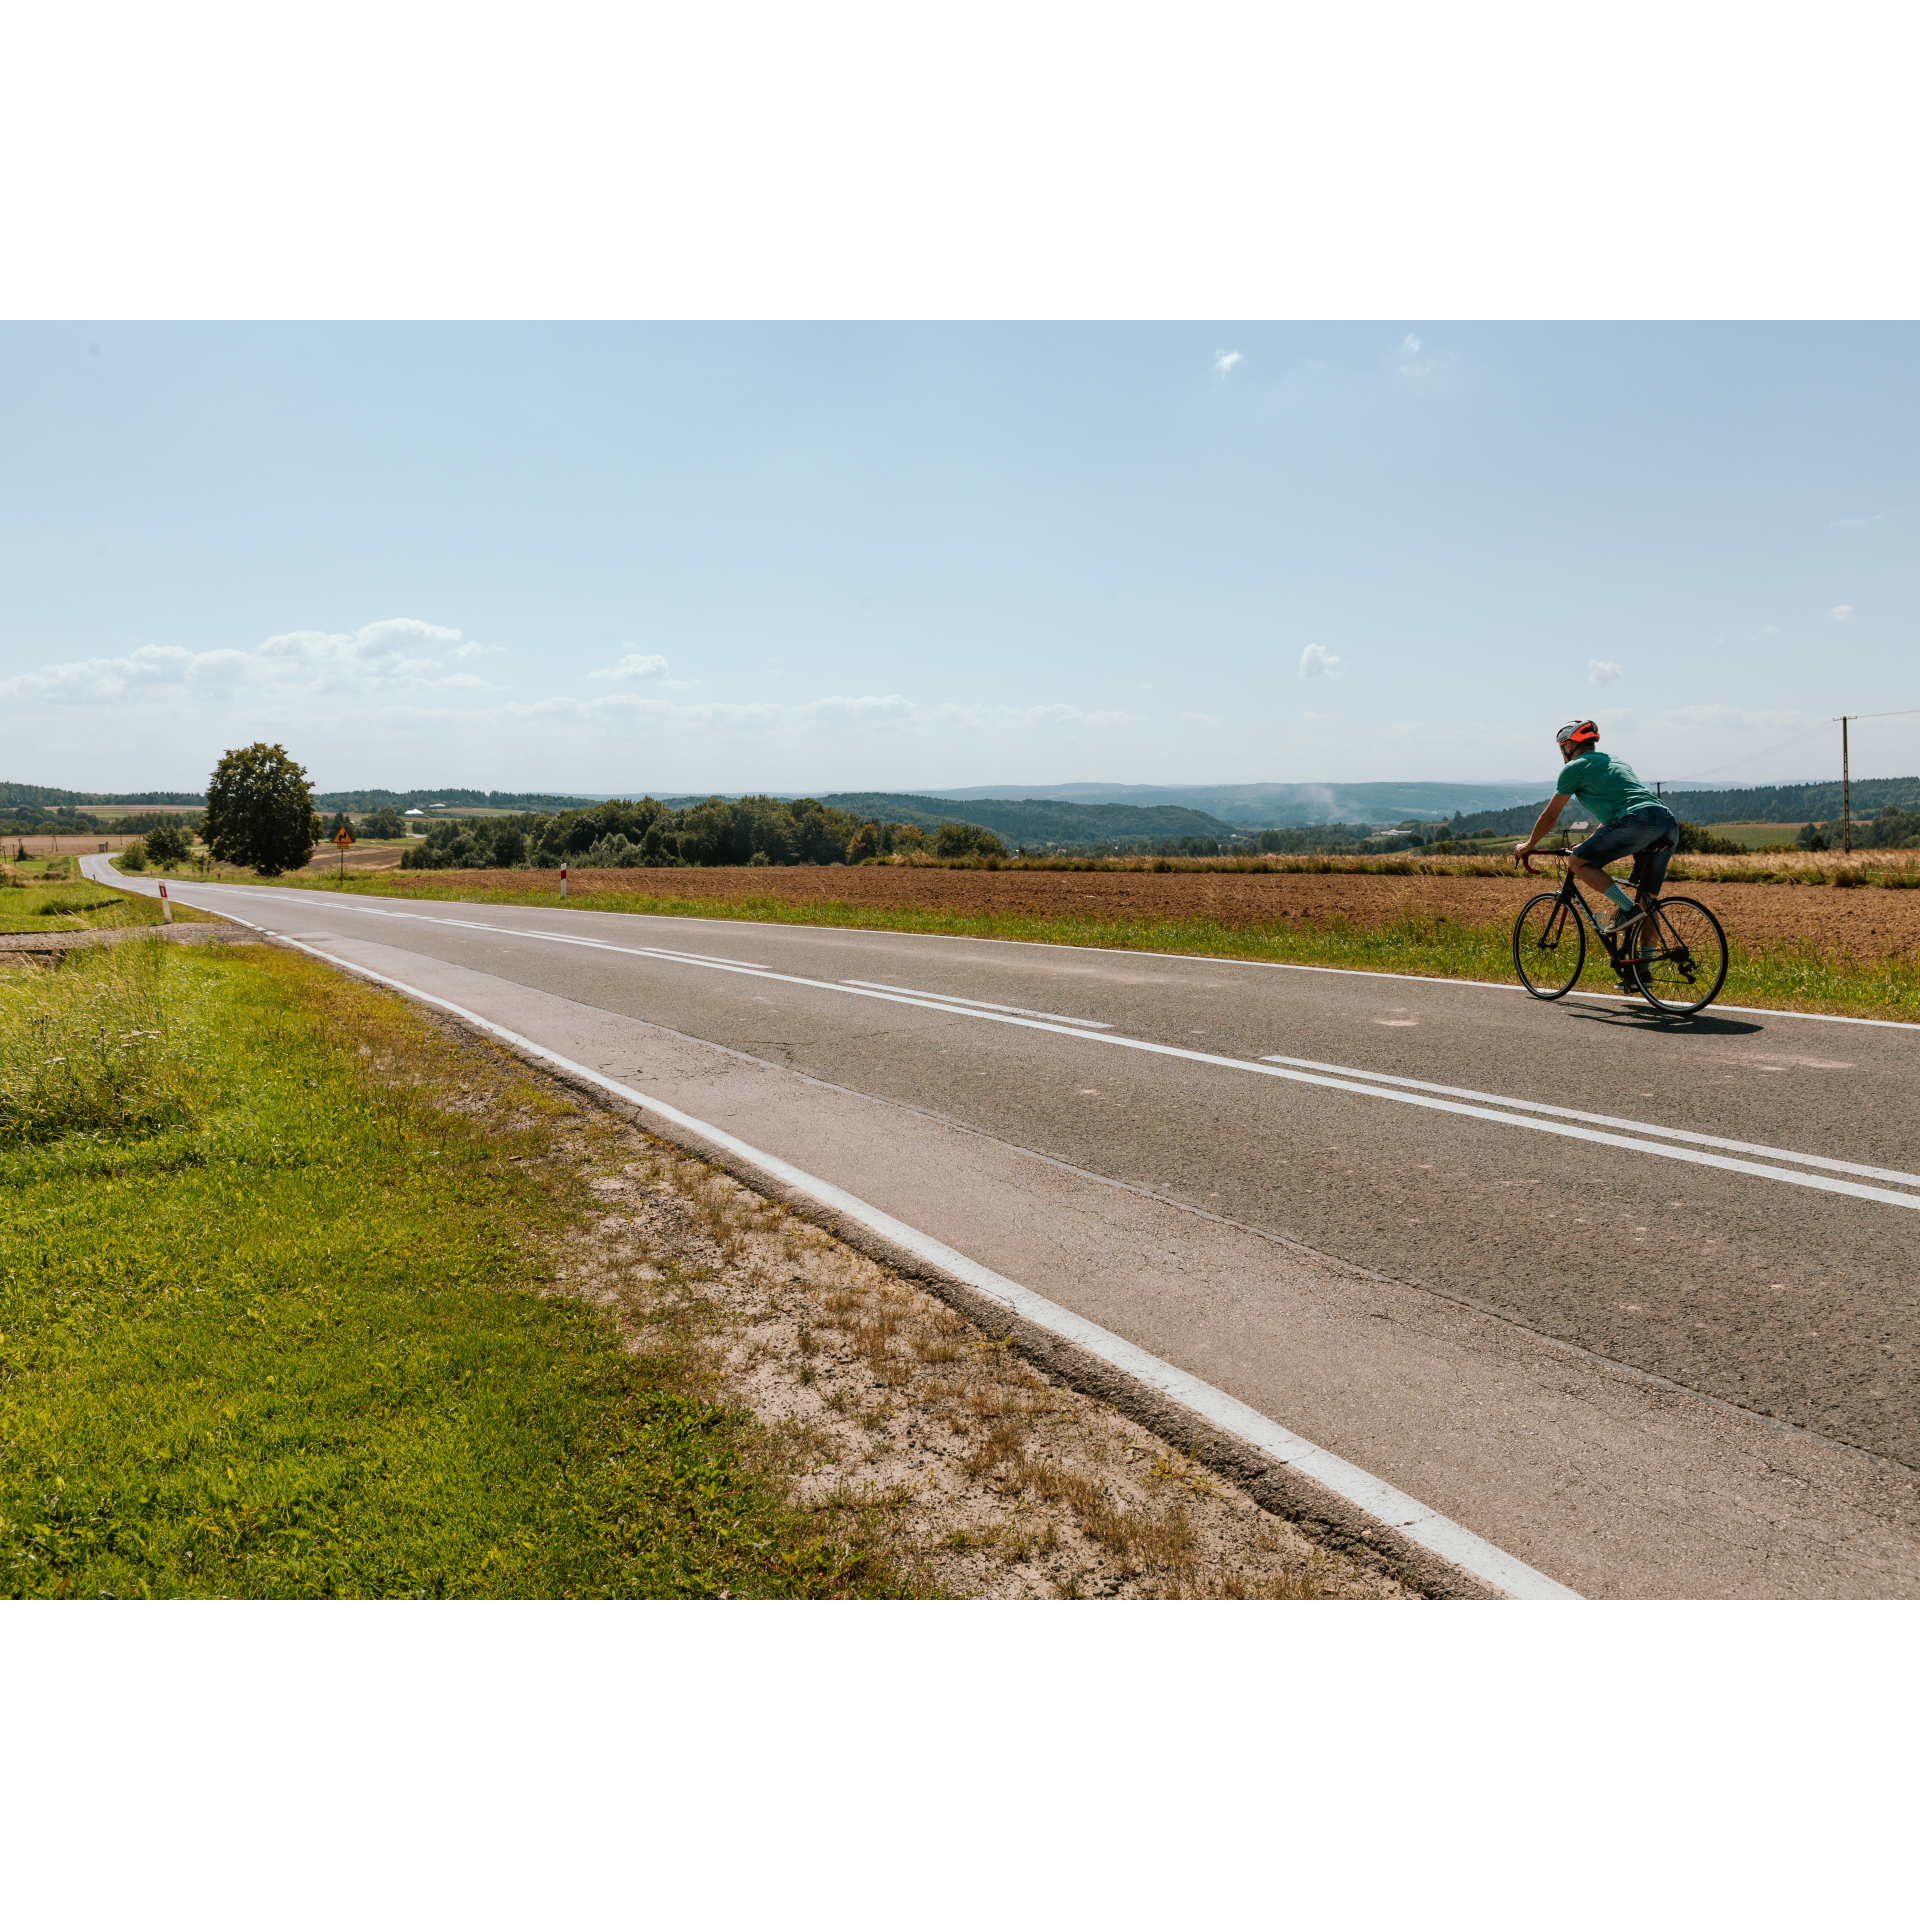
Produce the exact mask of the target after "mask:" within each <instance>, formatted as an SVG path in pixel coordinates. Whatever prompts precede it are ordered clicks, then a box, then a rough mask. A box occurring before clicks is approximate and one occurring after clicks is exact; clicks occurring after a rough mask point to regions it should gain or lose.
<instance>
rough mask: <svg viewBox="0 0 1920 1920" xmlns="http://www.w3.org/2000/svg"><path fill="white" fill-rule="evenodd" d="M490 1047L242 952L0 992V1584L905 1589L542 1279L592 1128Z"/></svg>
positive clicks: (712, 1418) (748, 1429) (675, 1383)
mask: <svg viewBox="0 0 1920 1920" xmlns="http://www.w3.org/2000/svg"><path fill="white" fill-rule="evenodd" d="M143 969H144V970H145V971H144V973H143V971H142V970H143ZM156 1009H158V1010H159V1016H158V1021H157V1026H158V1029H159V1030H158V1031H156V1030H155V1029H156V1019H155V1015H156ZM116 1023H117V1024H116ZM125 1035H131V1036H133V1038H134V1039H135V1040H137V1041H138V1042H139V1047H138V1050H137V1056H135V1055H125V1054H124V1050H123V1052H122V1053H113V1051H112V1050H113V1048H114V1047H116V1046H119V1045H121V1042H122V1038H123V1036H125ZM76 1036H78V1037H79V1038H81V1039H83V1040H87V1041H88V1043H89V1044H92V1045H94V1046H95V1053H96V1054H98V1056H99V1061H104V1062H105V1064H99V1062H96V1063H95V1065H91V1066H89V1067H88V1068H87V1070H86V1072H85V1073H84V1074H82V1076H81V1079H80V1081H79V1082H78V1083H75V1084H74V1085H69V1084H68V1083H67V1081H66V1080H64V1079H63V1078H62V1077H61V1075H60V1074H59V1073H58V1072H56V1071H54V1070H52V1069H50V1068H48V1066H47V1062H48V1060H50V1059H52V1058H54V1056H55V1050H57V1049H62V1048H67V1047H69V1046H70V1045H71V1043H72V1042H73V1041H74V1039H75V1038H76ZM103 1049H104V1051H102V1050H103ZM475 1055H476V1048H475V1047H474V1046H473V1045H471V1044H468V1043H462V1042H457V1041H455V1040H452V1039H449V1038H447V1037H445V1036H443V1035H441V1034H438V1033H436V1032H435V1031H434V1030H433V1029H431V1028H430V1027H428V1026H427V1025H426V1023H425V1022H424V1021H423V1020H422V1019H420V1018H419V1017H418V1016H417V1015H416V1014H415V1013H414V1012H413V1011H412V1010H410V1009H409V1008H407V1007H406V1006H405V1005H403V1004H402V1003H399V1002H397V1001H395V1000H394V999H392V998H391V997H388V996H383V995H380V994H378V993H375V992H373V991H371V990H369V989H366V988H364V987H361V986H358V985H356V984H354V983H352V982H350V981H348V980H346V979H344V978H343V977H342V976H340V975H338V974H336V973H333V972H332V971H331V970H330V969H327V968H324V967H321V966H319V965H317V964H315V963H312V962H309V961H306V960H304V959H303V958H301V957H300V956H298V955H292V954H286V953H282V952H277V951H274V950H271V949H267V948H264V947H240V948H197V949H186V948H176V947H161V946H159V945H158V944H157V943H139V944H138V945H136V946H131V947H129V946H122V947H116V948H112V949H105V950H97V951H95V952H92V953H90V954H88V955H87V956H86V957H84V958H82V959H78V960H75V961H73V962H70V963H69V964H68V965H67V966H64V967H62V968H60V969H58V970H54V971H48V972H44V973H35V974H31V975H18V974H14V975H6V976H0V1094H4V1096H5V1097H4V1098H0V1129H3V1130H0V1187H3V1188H4V1191H5V1194H6V1206H5V1209H4V1213H0V1591H4V1592H6V1593H9V1594H13V1595H56V1596H58V1595H76V1596H93V1595H109V1594H110V1595H121V1596H134V1595H151V1596H165V1595H229V1596H251V1597H276V1596H286V1597H319V1596H332V1595H339V1596H369V1597H370V1596H398V1595H449V1596H464V1595H473V1596H491V1597H507V1596H561V1595H606V1596H625V1595H631V1596H650V1595H686V1596H700V1595H711V1594H716V1593H720V1592H722V1591H725V1592H729V1593H731V1594H734V1595H740V1596H745V1595H766V1596H788V1595H790V1596H814V1595H843V1594H884V1593H891V1592H895V1591H899V1590H900V1586H899V1583H898V1581H897V1580H896V1579H895V1577H894V1576H893V1574H892V1573H890V1572H889V1570H888V1567H887V1565H886V1564H885V1563H884V1562H883V1561H882V1560H881V1559H880V1558H879V1557H878V1556H877V1554H875V1553H874V1552H872V1551H870V1550H869V1548H868V1546H867V1545H866V1544H865V1543H863V1540H862V1539H861V1537H859V1535H858V1533H857V1532H851V1533H850V1532H849V1531H848V1529H847V1528H846V1526H845V1525H840V1524H839V1523H835V1522H832V1521H830V1520H829V1519H826V1518H823V1517H821V1516H818V1515H814V1514H811V1513H808V1512H806V1511H803V1510H801V1509H799V1508H797V1507H796V1506H794V1505H793V1504H791V1503H790V1501H789V1500H788V1498H787V1497H786V1487H787V1483H786V1481H785V1480H784V1479H783V1477H782V1472H783V1470H782V1468H781V1466H780V1463H779V1458H778V1455H777V1450H770V1449H769V1446H768V1445H767V1444H766V1436H765V1435H764V1434H763V1432H762V1431H761V1430H760V1429H758V1428H757V1426H756V1423H755V1422H754V1421H753V1420H752V1418H751V1417H750V1416H749V1415H747V1414H745V1413H743V1412H741V1411H739V1410H737V1409H735V1408H733V1407H731V1406H729V1405H727V1404H724V1403H723V1402H721V1401H719V1400H717V1399H714V1398H711V1397H708V1396H707V1395H706V1394H704V1393H703V1392H702V1391H701V1386H702V1379H701V1360H700V1351H699V1349H698V1346H697V1343H695V1342H693V1341H691V1340H678V1341H677V1340H675V1339H674V1338H671V1337H669V1338H667V1339H665V1340H663V1341H660V1342H657V1343H655V1344H654V1345H653V1347H652V1348H651V1349H650V1351H649V1352H648V1353H647V1354H646V1355H644V1356H637V1357H636V1356H634V1355H630V1354H629V1353H627V1352H626V1351H625V1350H624V1349H623V1347H622V1346H621V1344H620V1343H619V1341H618V1340H617V1339H616V1338H615V1337H614V1336H613V1334H612V1332H611V1331H610V1329H609V1327H608V1325H607V1323H606V1322H605V1321H603V1320H602V1319H601V1318H600V1317H599V1316H597V1315H596V1314H595V1313H593V1312H591V1311H589V1310H588V1309H586V1308H584V1307H582V1306H580V1305H578V1304H576V1303H574V1302H572V1301H570V1300H568V1299H566V1298H564V1297H562V1296H560V1295H559V1294H557V1293H555V1292H553V1291H551V1290H548V1289H545V1288H543V1287H542V1285H541V1282H542V1280H543V1277H544V1276H545V1274H546V1273H547V1271H548V1269H547V1267H546V1265H545V1263H544V1261H543V1258H542V1255H541V1253H540V1251H539V1249H540V1247H541V1245H542V1244H543V1236H545V1243H546V1244H551V1238H550V1236H551V1234H552V1232H553V1231H554V1225H555V1221H556V1219H557V1218H558V1217H560V1216H561V1214H562V1211H563V1210H569V1209H573V1208H576V1207H578V1205H579V1204H580V1200H581V1195H580V1194H579V1192H578V1191H577V1187H578V1183H579V1181H580V1179H581V1175H580V1174H578V1173H577V1172H575V1171H573V1170H572V1164H573V1163H572V1162H569V1161H567V1160H566V1159H565V1158H564V1156H558V1155H556V1154H555V1153H553V1152H551V1151H549V1150H548V1149H550V1148H551V1146H552V1139H553V1136H552V1134H551V1131H550V1130H551V1129H552V1128H554V1127H556V1126H561V1125H573V1126H576V1127H577V1126H579V1125H580V1124H581V1122H580V1121H578V1120H577V1119H572V1120H568V1119H565V1118H563V1116H565V1115H566V1114H567V1112H568V1109H566V1107H565V1105H564V1103H563V1102H560V1101H558V1100H557V1099H555V1098H554V1096H553V1095H552V1094H551V1093H548V1092H545V1091H543V1090H542V1085H541V1083H540V1082H538V1081H536V1080H534V1079H533V1077H532V1076H531V1075H528V1074H526V1073H525V1072H524V1071H522V1070H520V1069H519V1068H518V1067H517V1065H516V1064H514V1063H510V1062H508V1061H506V1060H504V1058H502V1057H499V1056H493V1055H488V1060H491V1061H493V1063H494V1064H493V1065H492V1066H491V1067H489V1066H488V1063H487V1060H476V1057H475ZM109 1056H111V1057H109ZM85 1057H86V1058H87V1059H89V1060H93V1059H94V1056H93V1055H87V1056H85ZM61 1058H63V1059H64V1058H65V1055H64V1054H63V1055H61ZM96 1067H97V1070H96ZM490 1071H491V1072H492V1073H493V1074H494V1075H495V1076H496V1079H497V1082H498V1085H497V1086H496V1088H495V1092H496V1094H497V1095H498V1097H496V1098H494V1099H493V1100H492V1103H491V1105H490V1106H489V1109H488V1111H487V1113H486V1114H485V1116H484V1117H483V1118H482V1117H467V1116H464V1115H462V1114H460V1113H457V1112H453V1111H450V1110H448V1109H447V1107H446V1106H445V1105H444V1104H442V1099H443V1097H444V1096H446V1095H447V1094H449V1093H450V1092H451V1090H452V1089H453V1088H454V1086H455V1085H456V1084H458V1083H461V1082H464V1083H466V1085H468V1086H471V1085H473V1084H474V1082H475V1080H476V1078H477V1077H481V1076H484V1075H485V1074H486V1073H488V1072H490ZM36 1089H37V1091H36ZM836 1525H838V1530H837V1531H836V1530H835V1527H836Z"/></svg>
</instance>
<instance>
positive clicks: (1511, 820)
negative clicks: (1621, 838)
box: [1453, 778, 1920, 834]
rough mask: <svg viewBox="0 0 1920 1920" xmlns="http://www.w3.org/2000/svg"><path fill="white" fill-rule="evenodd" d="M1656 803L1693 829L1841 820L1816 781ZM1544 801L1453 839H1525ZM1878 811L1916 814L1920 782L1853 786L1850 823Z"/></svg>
mask: <svg viewBox="0 0 1920 1920" xmlns="http://www.w3.org/2000/svg"><path fill="white" fill-rule="evenodd" d="M1660 798H1661V799H1662V800H1664V801H1665V802H1666V803H1667V805H1668V806H1669V807H1671V808H1672V809H1673V817H1674V818H1675V819H1676V820H1687V821H1690V822H1692V824H1693V825H1694V826H1696V827H1715V826H1720V825H1723V824H1724V823H1726V822H1727V821H1730V820H1778V821H1779V822H1780V823H1781V824H1782V825H1785V826H1794V825H1798V824H1799V823H1800V822H1801V821H1803V820H1837V819H1839V817H1840V782H1839V781H1838V780H1820V781H1814V782H1811V783H1809V784H1806V785H1802V786H1797V787H1723V788H1718V789H1705V788H1703V789H1701V790H1699V791H1697V792H1695V791H1682V792H1679V793H1675V792H1673V791H1672V790H1671V789H1666V790H1664V791H1662V793H1661V795H1660ZM1544 804H1545V796H1544V795H1542V797H1541V798H1540V799H1538V800H1533V801H1529V802H1528V803H1527V804H1526V805H1525V806H1519V807H1505V808H1499V809H1489V810H1483V811H1481V812H1479V813H1469V814H1466V815H1464V816H1463V817H1462V818H1460V819H1458V820H1456V821H1455V822H1454V823H1453V828H1454V831H1455V832H1456V833H1460V834H1473V833H1525V832H1526V830H1527V829H1528V828H1529V827H1530V826H1532V825H1533V823H1534V820H1535V819H1536V818H1537V817H1538V815H1539V812H1540V809H1541V807H1542V806H1543V805H1544ZM1882 807H1900V808H1902V809H1904V810H1906V811H1909V812H1911V811H1913V810H1915V809H1920V779H1911V778H1910V779H1902V780H1856V781H1855V782H1854V783H1853V817H1854V818H1855V819H1856V820H1866V819H1870V818H1871V817H1872V816H1873V815H1874V814H1876V813H1878V812H1879V811H1880V809H1881V808H1882Z"/></svg>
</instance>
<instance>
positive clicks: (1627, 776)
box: [1553, 747, 1665, 827]
mask: <svg viewBox="0 0 1920 1920" xmlns="http://www.w3.org/2000/svg"><path fill="white" fill-rule="evenodd" d="M1553 790H1554V792H1555V793H1565V794H1571V795H1572V796H1573V797H1574V798H1575V799H1576V800H1578V801H1579V802H1580V803H1581V804H1582V805H1583V806H1584V807H1585V808H1586V810H1587V811H1588V812H1589V813H1590V814H1592V815H1593V817H1594V818H1595V819H1596V820H1598V821H1599V822H1600V824H1601V825H1602V826H1603V827H1607V826H1611V825H1612V824H1613V823H1614V821H1616V820H1618V819H1619V818H1620V816H1621V815H1622V814H1623V813H1636V812H1638V811H1639V809H1640V808H1642V807H1658V806H1662V805H1664V804H1665V803H1664V802H1663V801H1662V800H1661V799H1660V798H1659V796H1658V795H1657V794H1651V793H1649V792H1648V791H1647V790H1646V788H1645V787H1643V786H1642V785H1641V784H1640V776H1639V775H1638V774H1637V773H1635V772H1634V770H1633V769H1632V768H1631V767H1630V766H1628V765H1627V763H1626V762H1625V761H1624V760H1616V759H1615V758H1614V757H1613V755H1612V754H1610V753H1602V752H1601V751H1600V749H1599V748H1598V747H1595V748H1594V750H1593V751H1592V752H1591V753H1576V754H1575V755H1574V756H1573V758H1572V759H1571V760H1569V761H1568V762H1567V764H1566V765H1565V766H1564V767H1562V768H1561V769H1560V778H1559V779H1558V780H1556V781H1555V782H1554V783H1553Z"/></svg>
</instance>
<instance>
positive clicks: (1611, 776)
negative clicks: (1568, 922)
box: [1513, 720, 1680, 951]
mask: <svg viewBox="0 0 1920 1920" xmlns="http://www.w3.org/2000/svg"><path fill="white" fill-rule="evenodd" d="M1554 737H1555V739H1557V740H1558V741H1559V743H1560V758H1561V760H1562V761H1563V762H1564V763H1565V764H1564V765H1563V766H1562V767H1561V769H1560V777H1559V779H1557V780H1556V781H1555V782H1554V793H1553V798H1552V799H1551V800H1549V801H1548V802H1547V804H1546V806H1545V807H1544V808H1542V809H1541V813H1540V818H1539V819H1538V820H1536V821H1535V822H1534V823H1533V831H1532V832H1531V833H1530V834H1528V835H1527V837H1526V838H1525V839H1524V840H1522V841H1521V842H1520V844H1519V845H1518V846H1517V847H1515V848H1514V850H1513V857H1514V858H1515V859H1516V860H1524V859H1525V858H1526V856H1527V855H1528V854H1530V853H1531V852H1532V851H1533V850H1534V848H1536V847H1537V846H1538V845H1539V844H1540V842H1541V841H1542V840H1544V839H1545V838H1546V837H1547V835H1548V834H1550V833H1551V832H1552V831H1553V823H1554V822H1555V821H1556V820H1557V819H1559V817H1560V811H1561V809H1562V808H1563V807H1564V806H1565V805H1566V804H1567V802H1568V801H1569V800H1570V799H1573V798H1574V797H1575V796H1576V795H1577V796H1578V797H1579V800H1580V803H1581V804H1582V805H1583V806H1584V807H1585V808H1586V809H1587V811H1588V812H1589V813H1591V814H1592V815H1593V817H1594V818H1595V819H1596V820H1598V821H1599V822H1600V826H1599V830H1598V831H1597V832H1595V833H1591V834H1589V835H1588V836H1587V838H1586V839H1584V840H1583V841H1581V843H1580V844H1579V845H1578V846H1577V847H1575V848H1574V849H1573V852H1572V853H1571V855H1569V856H1568V865H1569V866H1571V868H1572V869H1573V877H1574V878H1575V879H1576V880H1577V881H1579V883H1580V884H1581V885H1582V886H1583V887H1585V888H1586V890H1587V891H1588V892H1589V893H1594V894H1598V895H1599V896H1600V897H1601V898H1602V899H1603V900H1605V901H1606V902H1607V904H1608V905H1609V906H1611V907H1612V908H1613V924H1612V926H1611V927H1610V928H1609V929H1608V931H1609V932H1611V933H1616V934H1632V935H1633V938H1632V940H1631V941H1630V942H1629V951H1631V950H1632V949H1633V948H1635V947H1637V946H1638V943H1639V935H1638V933H1637V932H1635V929H1636V928H1637V927H1638V926H1639V924H1640V922H1641V921H1643V920H1645V918H1646V917H1647V909H1646V904H1645V903H1646V901H1647V900H1648V899H1649V898H1650V897H1651V896H1652V895H1653V894H1655V893H1657V892H1658V891H1659V889H1660V883H1661V882H1662V881H1663V880H1664V879H1665V878H1666V877H1667V862H1668V861H1669V860H1671V859H1672V858H1673V852H1674V849H1675V848H1676V847H1677V846H1678V845H1679V844H1680V823H1679V821H1677V820H1676V819H1675V818H1674V817H1673V815H1672V814H1671V813H1670V812H1668V810H1667V809H1666V807H1665V806H1663V805H1662V804H1661V802H1660V798H1659V796H1658V795H1657V794H1652V793H1649V792H1648V791H1647V789H1646V788H1645V787H1644V786H1642V785H1641V784H1640V777H1639V775H1638V774H1636V773H1635V772H1634V770H1633V769H1632V768H1631V767H1630V766H1628V765H1627V763H1626V762H1625V761H1624V760H1621V759H1617V758H1616V757H1615V756H1614V755H1612V754H1610V753H1602V752H1601V751H1600V729H1599V727H1597V726H1596V725H1595V724H1594V723H1593V721H1591V720H1579V721H1575V722H1574V724H1573V725H1571V726H1566V727H1562V728H1561V729H1560V731H1559V733H1558V734H1556V735H1555V736H1554ZM1629 854H1631V855H1632V856H1633V890H1634V893H1635V894H1636V895H1637V896H1638V898H1637V899H1631V900H1630V899H1629V898H1628V897H1627V893H1626V889H1625V888H1623V887H1622V886H1621V885H1620V884H1619V882H1618V881H1615V880H1610V879H1608V878H1607V872H1606V869H1607V865H1608V863H1609V862H1610V861H1614V860H1624V859H1626V858H1627V856H1628V855H1629Z"/></svg>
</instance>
